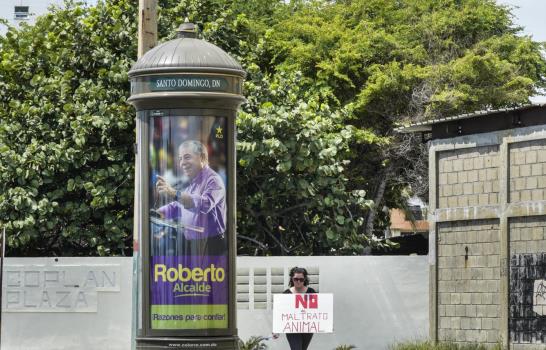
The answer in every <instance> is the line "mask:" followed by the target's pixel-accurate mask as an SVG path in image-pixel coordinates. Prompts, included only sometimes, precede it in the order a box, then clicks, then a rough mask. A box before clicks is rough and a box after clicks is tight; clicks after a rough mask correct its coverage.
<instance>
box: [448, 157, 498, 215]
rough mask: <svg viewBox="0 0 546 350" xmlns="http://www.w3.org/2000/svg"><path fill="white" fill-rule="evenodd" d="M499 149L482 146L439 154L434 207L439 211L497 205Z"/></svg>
mask: <svg viewBox="0 0 546 350" xmlns="http://www.w3.org/2000/svg"><path fill="white" fill-rule="evenodd" d="M498 173H499V149H498V146H485V147H478V148H471V149H457V150H453V151H445V152H440V153H439V155H438V182H439V188H438V189H439V191H438V197H439V199H438V204H439V207H440V208H454V207H468V206H476V205H489V204H497V203H498V201H499V180H498V179H499V175H498Z"/></svg>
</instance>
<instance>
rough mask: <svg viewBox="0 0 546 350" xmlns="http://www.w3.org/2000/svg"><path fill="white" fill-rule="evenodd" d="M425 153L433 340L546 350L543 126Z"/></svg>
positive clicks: (460, 140) (476, 137) (439, 142)
mask: <svg viewBox="0 0 546 350" xmlns="http://www.w3.org/2000/svg"><path fill="white" fill-rule="evenodd" d="M429 145H430V148H429V181H430V185H429V189H430V197H429V217H428V220H429V224H430V227H431V231H430V238H431V239H430V240H429V241H430V247H429V251H430V255H429V265H430V280H431V285H430V296H431V299H430V308H429V310H430V314H429V319H430V336H431V338H432V339H436V340H449V341H455V342H458V343H475V342H479V343H484V344H486V345H488V346H493V345H494V344H496V343H498V342H500V343H501V344H502V345H503V347H504V348H505V349H520V350H531V349H539V348H540V349H544V348H545V347H546V236H545V235H546V125H538V126H529V127H521V128H517V129H509V130H501V131H494V132H487V133H480V134H472V135H465V136H459V137H453V138H447V139H436V140H433V141H431V142H430V144H429ZM541 313H544V314H545V315H542V314H541Z"/></svg>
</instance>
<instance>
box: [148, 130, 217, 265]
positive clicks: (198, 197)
mask: <svg viewBox="0 0 546 350" xmlns="http://www.w3.org/2000/svg"><path fill="white" fill-rule="evenodd" d="M178 161H179V165H180V168H181V170H182V173H183V174H184V175H186V176H187V177H188V180H189V184H188V186H187V187H186V188H185V189H184V190H183V191H177V190H176V189H175V188H174V187H172V186H171V185H170V184H168V183H167V181H165V179H164V178H163V177H161V176H158V177H157V182H156V187H157V191H158V192H159V193H161V194H166V195H168V196H171V197H172V198H174V201H173V202H171V203H169V204H167V205H164V206H162V207H160V208H159V209H158V210H157V211H158V212H159V213H160V214H161V216H162V217H163V218H164V219H168V220H178V221H179V223H180V224H182V225H183V227H184V243H183V251H184V253H185V255H224V254H226V252H227V245H226V239H225V237H224V233H225V231H226V199H225V197H226V188H225V186H224V183H223V181H222V178H221V177H220V175H218V174H217V173H216V172H215V171H214V170H212V169H211V168H210V167H209V165H208V153H207V149H206V147H205V146H204V145H203V144H202V143H201V142H199V141H195V140H189V141H185V142H183V143H182V144H181V145H180V147H179V148H178ZM179 239H181V237H179Z"/></svg>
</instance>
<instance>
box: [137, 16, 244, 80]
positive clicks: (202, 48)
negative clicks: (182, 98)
mask: <svg viewBox="0 0 546 350" xmlns="http://www.w3.org/2000/svg"><path fill="white" fill-rule="evenodd" d="M195 28H196V27H195V25H194V24H193V23H183V24H182V25H181V26H180V28H179V29H178V37H177V38H176V39H173V40H169V41H167V42H165V43H163V44H161V45H158V46H156V47H154V48H153V49H151V50H150V51H148V52H146V53H145V54H144V55H143V56H142V57H141V58H140V59H139V60H138V61H137V62H136V63H135V64H134V65H133V67H132V68H131V70H130V71H129V77H134V76H139V75H147V74H155V73H169V72H170V73H174V72H200V73H219V74H229V75H238V76H241V77H244V76H245V75H246V74H245V71H244V70H243V68H242V67H241V65H240V64H239V63H238V62H237V61H236V60H235V59H234V58H233V57H231V56H230V55H229V54H227V53H226V52H225V51H224V50H222V49H221V48H219V47H218V46H216V45H213V44H211V43H209V42H207V41H205V40H201V39H197V38H196V31H195Z"/></svg>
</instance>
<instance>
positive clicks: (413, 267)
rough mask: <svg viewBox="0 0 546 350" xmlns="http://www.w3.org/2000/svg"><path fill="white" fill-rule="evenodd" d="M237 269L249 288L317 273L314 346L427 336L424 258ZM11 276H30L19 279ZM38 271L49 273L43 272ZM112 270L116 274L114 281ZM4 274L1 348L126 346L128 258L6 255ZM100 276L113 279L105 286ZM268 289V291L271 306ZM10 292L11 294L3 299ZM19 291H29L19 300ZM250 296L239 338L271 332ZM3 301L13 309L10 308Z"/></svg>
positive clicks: (370, 344)
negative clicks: (328, 296) (327, 324)
mask: <svg viewBox="0 0 546 350" xmlns="http://www.w3.org/2000/svg"><path fill="white" fill-rule="evenodd" d="M237 264H238V270H239V271H242V273H238V274H239V275H240V276H241V275H243V276H244V275H245V274H246V275H247V276H249V275H250V278H248V282H245V281H246V279H244V278H243V279H241V278H238V281H239V283H238V285H239V286H244V284H245V283H248V284H249V285H254V284H256V283H258V280H259V278H258V277H255V275H258V274H259V273H261V272H259V271H268V272H267V278H268V283H269V282H271V279H272V271H278V270H279V268H282V269H283V270H284V275H283V276H282V277H280V278H277V277H275V278H277V283H282V282H283V280H284V281H286V273H287V271H288V269H289V268H290V267H292V266H295V265H297V266H303V267H311V268H312V269H313V270H314V273H315V275H314V280H315V281H314V282H316V284H317V285H318V288H319V291H320V292H323V293H326V292H328V293H333V294H334V330H335V333H333V334H319V335H315V337H314V338H313V341H312V345H311V348H312V349H313V350H321V349H324V350H326V349H328V350H331V349H334V348H335V347H336V346H338V345H340V344H353V345H356V346H357V347H358V348H359V349H368V350H370V349H371V350H375V349H378V350H379V349H386V348H387V346H388V345H390V344H392V343H393V342H395V341H400V340H406V339H410V340H415V339H420V338H421V339H424V338H426V336H427V334H428V265H427V258H426V257H424V256H412V257H406V256H392V257H389V256H365V257H259V258H253V257H239V258H238V259H237ZM116 266H117V267H116ZM7 271H12V273H11V274H8V273H6V272H7ZM17 271H23V272H24V271H31V272H30V273H27V275H28V276H27V277H25V276H26V275H25V274H21V273H17ZM44 271H49V272H48V274H47V275H45V274H44ZM51 271H53V272H51ZM55 271H60V272H59V273H55ZM63 271H64V272H63ZM90 271H91V272H90ZM116 271H119V276H118V277H119V278H115V283H112V281H111V280H112V279H113V278H112V274H115V272H116ZM4 272H5V273H4V284H3V286H4V287H3V288H2V289H3V290H2V292H3V296H2V309H3V313H2V325H1V327H2V330H1V332H2V333H1V334H2V339H1V341H2V347H1V349H2V350H33V349H40V350H49V349H51V350H64V349H66V350H68V349H79V350H87V349H89V350H91V349H92V350H95V349H112V350H114V349H120V350H121V349H123V350H127V349H129V348H130V337H131V296H132V291H131V288H132V284H131V273H132V258H59V259H58V261H55V259H53V258H32V259H31V258H8V259H6V262H5V267H4ZM102 272H106V273H107V275H108V276H109V278H110V280H108V279H106V280H101V279H100V275H101V273H102ZM63 273H64V274H63ZM59 276H60V277H59ZM253 276H254V277H253ZM25 278H26V280H25ZM275 278H273V279H275ZM8 279H9V280H8ZM46 279H47V284H48V286H47V287H48V288H49V289H48V290H52V291H59V290H69V291H70V290H74V291H76V290H77V291H81V292H82V293H84V294H82V296H81V297H80V299H82V298H83V299H85V302H83V301H82V300H80V301H79V302H76V301H77V300H76V297H73V299H72V302H71V303H69V304H70V305H71V308H70V309H67V310H58V309H59V308H58V307H55V304H56V302H54V301H53V300H49V301H48V300H46V302H43V301H40V300H39V299H40V298H41V294H39V293H42V292H43V288H42V287H43V284H44V283H46V281H45V280H46ZM37 280H40V281H41V282H40V283H36V281H37ZM262 281H263V280H262ZM273 282H274V281H273ZM8 283H10V284H11V287H10V288H8ZM25 283H26V286H25V285H24V284H25ZM33 285H36V286H35V287H32V286H33ZM277 287H280V288H284V287H283V286H282V285H279V286H277ZM253 288H254V287H252V286H251V287H250V291H251V292H252V290H253ZM271 288H272V287H271V285H269V286H268V287H267V290H268V293H267V298H268V300H269V298H271V294H272V293H271ZM242 289H244V288H242ZM8 290H11V291H12V292H14V291H15V292H14V293H12V294H11V296H9V297H8V296H7V295H6V293H7V291H8ZM256 290H257V289H256ZM17 291H21V292H24V291H27V292H28V293H30V294H28V295H26V296H25V297H26V300H22V299H21V300H19V301H18V302H19V303H16V300H15V296H16V295H19V294H17ZM32 293H34V294H32ZM36 293H38V294H36ZM50 294H51V293H50ZM239 294H240V295H243V296H244V293H242V294H241V293H239ZM247 294H249V293H247ZM21 295H22V294H21ZM51 295H52V294H51ZM255 295H256V294H254V293H252V295H251V296H250V301H252V302H251V303H248V302H247V303H240V304H239V309H238V311H237V317H238V329H239V335H240V337H241V338H242V339H245V340H246V339H248V338H249V337H250V336H254V335H257V336H258V335H261V336H268V335H270V334H271V309H270V307H271V304H270V303H269V302H268V303H267V304H264V303H259V302H257V301H258V297H256V300H254V298H255ZM72 296H74V294H72ZM10 298H11V299H10ZM37 298H38V299H37ZM51 298H52V297H51ZM94 298H95V299H94ZM8 299H9V300H10V303H11V304H10V307H11V311H12V312H6V311H9V310H6V306H7V302H8ZM94 307H96V309H95V308H94ZM260 307H263V309H259V308H260ZM33 308H34V309H33ZM13 311H15V312H13ZM29 311H30V312H29ZM58 311H63V312H58ZM267 345H268V346H269V348H270V349H271V350H275V349H287V348H288V344H287V342H286V339H285V337H284V336H282V337H280V338H279V339H277V340H269V341H267Z"/></svg>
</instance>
